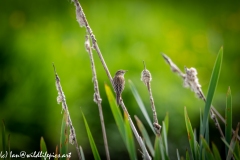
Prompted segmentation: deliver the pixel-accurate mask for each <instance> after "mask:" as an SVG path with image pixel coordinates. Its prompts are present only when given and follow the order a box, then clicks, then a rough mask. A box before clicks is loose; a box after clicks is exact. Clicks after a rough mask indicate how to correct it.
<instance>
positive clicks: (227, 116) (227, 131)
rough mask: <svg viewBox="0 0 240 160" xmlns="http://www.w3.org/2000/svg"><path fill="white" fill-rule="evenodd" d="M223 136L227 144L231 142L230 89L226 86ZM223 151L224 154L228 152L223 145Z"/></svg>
mask: <svg viewBox="0 0 240 160" xmlns="http://www.w3.org/2000/svg"><path fill="white" fill-rule="evenodd" d="M225 120H226V125H225V138H226V141H227V143H228V144H230V142H231V138H232V95H231V89H230V87H229V88H228V92H227V101H226V109H225ZM225 152H226V155H227V153H228V147H227V146H225Z"/></svg>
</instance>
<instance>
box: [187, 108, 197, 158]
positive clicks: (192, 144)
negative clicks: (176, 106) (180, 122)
mask: <svg viewBox="0 0 240 160" xmlns="http://www.w3.org/2000/svg"><path fill="white" fill-rule="evenodd" d="M184 117H185V123H186V127H187V134H188V141H189V144H190V149H191V152H192V154H193V159H198V158H197V151H196V145H197V144H195V143H196V142H195V138H194V133H193V130H192V125H191V122H190V119H189V117H188V114H187V108H186V107H184Z"/></svg>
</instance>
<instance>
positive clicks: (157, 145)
mask: <svg viewBox="0 0 240 160" xmlns="http://www.w3.org/2000/svg"><path fill="white" fill-rule="evenodd" d="M159 142H160V137H158V136H156V138H155V144H154V153H155V154H154V158H153V159H154V160H159V159H161V153H160V143H159Z"/></svg>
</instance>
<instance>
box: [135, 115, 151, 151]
mask: <svg viewBox="0 0 240 160" xmlns="http://www.w3.org/2000/svg"><path fill="white" fill-rule="evenodd" d="M134 117H135V119H136V122H137V126H138V129H139V130H140V132H141V134H142V137H143V140H144V141H145V143H146V146H147V147H148V149H149V151H150V153H151V155H152V156H154V149H153V145H152V143H151V140H150V137H149V135H148V133H147V130H146V129H145V127H144V125H143V124H142V122H141V120H140V119H139V118H138V117H137V116H134Z"/></svg>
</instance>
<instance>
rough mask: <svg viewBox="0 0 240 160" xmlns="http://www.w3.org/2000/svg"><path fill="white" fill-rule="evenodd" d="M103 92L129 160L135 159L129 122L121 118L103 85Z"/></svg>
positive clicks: (113, 99) (106, 87)
mask: <svg viewBox="0 0 240 160" xmlns="http://www.w3.org/2000/svg"><path fill="white" fill-rule="evenodd" d="M105 91H106V94H107V98H108V102H109V104H110V108H111V110H112V114H113V117H114V119H115V122H116V124H117V127H118V130H119V132H120V135H121V136H122V139H123V141H124V143H125V145H126V146H127V150H128V153H129V156H130V157H131V159H136V153H135V152H136V151H135V150H136V149H135V146H134V143H133V142H134V139H133V137H132V131H131V130H130V128H129V127H130V126H129V122H126V121H128V120H127V119H126V117H125V122H124V120H123V116H122V114H121V111H120V110H119V107H118V106H117V104H116V100H115V98H114V96H113V93H112V91H111V89H110V87H109V86H108V85H107V84H105Z"/></svg>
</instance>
